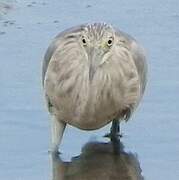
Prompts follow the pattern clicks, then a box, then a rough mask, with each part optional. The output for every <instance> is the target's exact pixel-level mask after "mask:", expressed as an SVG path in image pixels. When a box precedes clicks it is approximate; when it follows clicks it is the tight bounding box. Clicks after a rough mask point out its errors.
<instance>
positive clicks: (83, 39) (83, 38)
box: [82, 37, 87, 46]
mask: <svg viewBox="0 0 179 180" xmlns="http://www.w3.org/2000/svg"><path fill="white" fill-rule="evenodd" d="M82 43H83V45H84V46H86V44H87V42H86V39H85V37H82Z"/></svg>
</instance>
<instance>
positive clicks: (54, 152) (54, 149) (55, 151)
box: [48, 146, 61, 155]
mask: <svg viewBox="0 0 179 180" xmlns="http://www.w3.org/2000/svg"><path fill="white" fill-rule="evenodd" d="M48 153H49V154H52V155H60V154H61V152H59V150H58V147H57V146H52V147H51V148H50V149H49V150H48Z"/></svg>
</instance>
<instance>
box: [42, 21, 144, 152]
mask: <svg viewBox="0 0 179 180" xmlns="http://www.w3.org/2000/svg"><path fill="white" fill-rule="evenodd" d="M146 73H147V65H146V61H145V56H144V53H143V49H142V48H141V47H140V46H139V44H138V43H137V42H136V41H135V40H134V39H133V38H132V37H130V36H129V35H127V34H125V33H123V32H121V31H119V30H117V29H115V28H113V27H112V26H111V25H108V24H105V23H94V24H84V25H80V26H77V27H74V28H71V29H68V30H66V31H64V32H62V33H60V34H59V35H58V36H57V37H56V38H55V39H54V41H53V42H52V43H51V45H50V46H49V48H48V50H47V52H46V55H45V58H44V61H43V71H42V80H43V87H44V92H45V96H46V100H47V104H48V108H49V111H50V113H51V114H52V115H53V117H54V118H53V120H52V151H57V150H58V145H59V143H60V141H61V138H62V135H63V131H64V129H65V125H66V123H67V124H70V125H73V126H75V127H78V128H80V129H85V130H92V129H98V128H100V127H103V126H105V125H106V124H108V123H109V122H111V121H112V120H114V119H115V121H118V120H119V121H120V120H122V119H126V120H128V119H129V118H130V115H131V114H132V112H133V111H134V110H135V108H136V107H137V105H138V104H139V102H140V100H141V98H142V96H143V93H144V89H145V85H146ZM115 126H116V125H115ZM113 131H114V128H112V134H116V132H113Z"/></svg>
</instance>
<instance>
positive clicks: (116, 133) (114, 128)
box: [110, 119, 121, 142]
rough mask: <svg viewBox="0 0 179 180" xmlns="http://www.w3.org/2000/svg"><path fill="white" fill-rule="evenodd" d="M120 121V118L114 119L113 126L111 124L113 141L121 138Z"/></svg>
mask: <svg viewBox="0 0 179 180" xmlns="http://www.w3.org/2000/svg"><path fill="white" fill-rule="evenodd" d="M120 137H121V136H120V123H119V120H118V119H114V120H113V121H112V126H111V130H110V138H111V141H112V142H113V141H116V140H119V139H120Z"/></svg>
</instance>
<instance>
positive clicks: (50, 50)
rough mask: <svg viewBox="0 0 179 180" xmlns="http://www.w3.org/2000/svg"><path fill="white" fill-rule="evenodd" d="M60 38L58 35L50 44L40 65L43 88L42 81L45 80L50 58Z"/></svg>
mask: <svg viewBox="0 0 179 180" xmlns="http://www.w3.org/2000/svg"><path fill="white" fill-rule="evenodd" d="M60 36H61V34H59V35H58V36H57V37H56V38H55V39H54V40H53V41H52V43H51V44H50V46H49V47H48V49H47V51H46V53H45V56H44V60H43V64H42V85H43V86H44V80H45V74H46V72H47V68H48V65H49V62H50V59H51V58H52V56H53V54H54V52H55V50H56V49H57V47H58V44H59V41H60Z"/></svg>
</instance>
